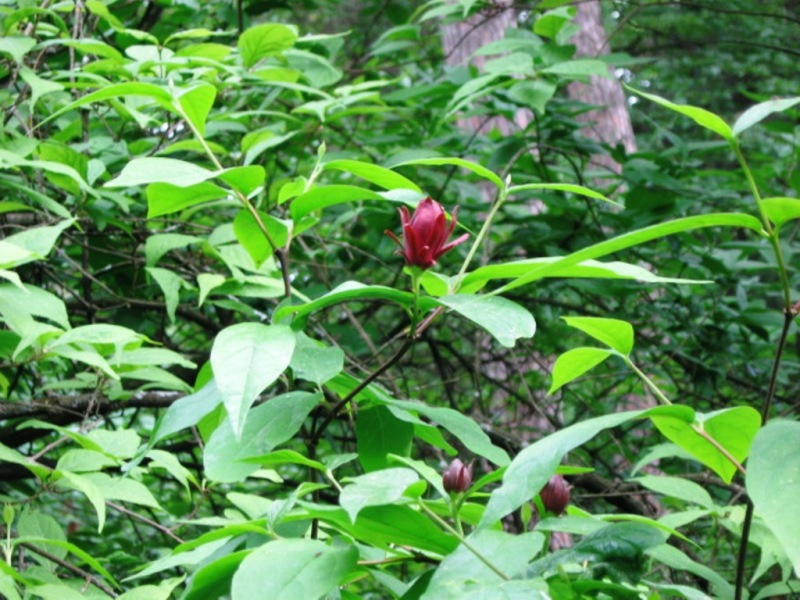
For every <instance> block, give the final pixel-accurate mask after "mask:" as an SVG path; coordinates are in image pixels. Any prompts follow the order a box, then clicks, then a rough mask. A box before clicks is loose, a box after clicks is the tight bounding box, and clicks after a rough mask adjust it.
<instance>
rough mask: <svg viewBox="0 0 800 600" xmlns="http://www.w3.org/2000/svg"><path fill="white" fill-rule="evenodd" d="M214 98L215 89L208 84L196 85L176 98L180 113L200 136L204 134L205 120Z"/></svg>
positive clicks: (215, 94) (215, 95)
mask: <svg viewBox="0 0 800 600" xmlns="http://www.w3.org/2000/svg"><path fill="white" fill-rule="evenodd" d="M216 97H217V88H215V87H214V86H213V85H211V84H209V83H201V84H200V85H196V86H195V87H193V88H190V89H188V90H186V91H184V92H183V93H182V94H181V95H180V96H178V100H177V102H178V105H179V106H180V109H181V111H182V112H183V114H184V115H186V118H187V119H189V121H190V122H191V124H192V125H193V126H194V128H195V129H196V130H197V131H198V132H199V133H200V135H202V136H204V135H205V134H206V118H207V117H208V113H209V112H211V107H212V106H214V99H215V98H216Z"/></svg>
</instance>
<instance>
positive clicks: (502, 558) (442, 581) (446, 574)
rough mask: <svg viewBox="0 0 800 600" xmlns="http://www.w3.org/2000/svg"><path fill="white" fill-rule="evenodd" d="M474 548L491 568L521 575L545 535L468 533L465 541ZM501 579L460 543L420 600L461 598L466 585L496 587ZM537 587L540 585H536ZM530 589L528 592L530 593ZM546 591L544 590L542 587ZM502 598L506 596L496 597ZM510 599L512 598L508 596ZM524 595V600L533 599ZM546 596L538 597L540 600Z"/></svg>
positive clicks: (537, 550)
mask: <svg viewBox="0 0 800 600" xmlns="http://www.w3.org/2000/svg"><path fill="white" fill-rule="evenodd" d="M467 539H468V540H469V542H470V544H471V545H472V546H473V547H474V548H479V549H480V553H481V556H483V557H484V558H485V559H486V560H488V561H489V562H490V563H492V564H493V565H495V566H496V567H497V568H498V569H500V570H501V571H502V572H503V573H504V574H505V575H507V576H508V577H515V576H519V575H520V574H522V573H524V571H525V568H526V567H527V566H528V563H529V562H530V561H531V559H533V558H534V557H535V556H536V555H537V554H538V553H539V552H541V550H542V546H543V545H544V541H545V536H544V535H543V534H542V533H539V532H528V533H523V534H521V535H511V534H510V533H506V532H504V531H496V530H493V529H483V530H480V531H476V532H474V533H472V534H471V535H470V536H469V537H468V538H467ZM502 582H503V579H502V578H501V577H500V576H499V575H498V574H497V573H495V572H494V571H492V570H491V569H490V568H489V567H488V566H486V564H485V563H484V562H483V561H481V560H480V559H478V557H477V556H475V554H474V553H473V552H472V551H471V550H470V549H469V548H467V547H466V546H464V545H463V544H462V545H461V546H459V547H458V548H457V549H456V551H455V552H453V553H452V554H449V555H448V556H446V557H445V559H444V560H443V561H442V562H441V564H440V565H439V566H438V567H437V569H436V572H435V573H434V575H433V578H432V579H431V582H430V583H429V584H428V588H427V590H426V591H425V594H424V595H423V596H422V598H428V599H430V600H434V599H437V598H452V599H453V600H455V599H456V598H461V597H463V596H462V595H461V594H464V593H465V592H466V590H465V586H467V585H468V584H473V585H474V584H490V585H493V586H497V585H499V584H501V583H502ZM539 585H541V584H539ZM531 591H532V590H531V589H528V592H529V594H530V592H531ZM544 591H547V588H546V587H545V588H544ZM498 597H500V598H506V597H507V596H498ZM512 597H513V596H512ZM536 597H537V596H535V595H533V596H531V595H527V596H525V598H536ZM544 597H546V596H542V598H544Z"/></svg>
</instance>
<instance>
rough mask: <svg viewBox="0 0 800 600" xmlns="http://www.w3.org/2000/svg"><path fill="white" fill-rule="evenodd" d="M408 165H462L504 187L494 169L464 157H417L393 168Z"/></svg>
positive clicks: (463, 167) (499, 186)
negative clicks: (491, 169)
mask: <svg viewBox="0 0 800 600" xmlns="http://www.w3.org/2000/svg"><path fill="white" fill-rule="evenodd" d="M406 165H433V166H438V165H451V166H455V167H461V168H462V169H467V170H468V171H472V172H473V173H475V174H476V175H478V176H479V177H483V178H484V179H488V180H489V181H491V182H492V183H493V184H495V185H496V186H497V187H498V188H500V189H502V188H503V180H502V179H500V178H499V177H498V176H497V175H495V174H494V173H493V172H492V171H490V170H489V169H487V168H486V167H483V166H481V165H478V164H475V163H474V162H470V161H468V160H464V159H463V158H456V157H443V158H416V159H414V160H407V161H404V162H401V163H397V164H395V165H392V168H393V169H396V168H397V167H404V166H406Z"/></svg>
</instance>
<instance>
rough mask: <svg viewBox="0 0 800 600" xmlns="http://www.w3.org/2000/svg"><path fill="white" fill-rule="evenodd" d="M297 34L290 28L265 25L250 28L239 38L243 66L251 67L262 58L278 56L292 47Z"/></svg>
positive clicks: (273, 24)
mask: <svg viewBox="0 0 800 600" xmlns="http://www.w3.org/2000/svg"><path fill="white" fill-rule="evenodd" d="M296 39H297V34H296V33H295V32H294V30H293V29H292V28H291V27H287V26H286V25H281V24H278V23H266V24H263V25H256V26H255V27H250V28H249V29H247V30H246V31H245V32H244V33H242V35H240V36H239V43H238V46H239V54H241V56H242V60H243V61H244V65H245V66H246V67H248V68H249V67H252V66H253V65H255V64H256V63H257V62H258V61H260V60H261V59H262V58H265V57H267V56H271V55H273V54H278V53H280V52H282V51H284V50H288V49H289V48H291V47H292V46H294V42H295V40H296Z"/></svg>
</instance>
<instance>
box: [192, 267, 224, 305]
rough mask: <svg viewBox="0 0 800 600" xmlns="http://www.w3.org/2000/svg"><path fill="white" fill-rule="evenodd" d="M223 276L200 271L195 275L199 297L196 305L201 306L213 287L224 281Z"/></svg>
mask: <svg viewBox="0 0 800 600" xmlns="http://www.w3.org/2000/svg"><path fill="white" fill-rule="evenodd" d="M225 281H226V280H225V276H224V275H220V274H218V273H200V274H199V275H198V276H197V287H199V288H200V297H199V298H198V300H197V306H203V302H204V301H205V299H206V297H207V296H208V294H209V293H210V292H211V291H212V290H213V289H215V288H218V287H219V286H221V285H222V284H223V283H225Z"/></svg>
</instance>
